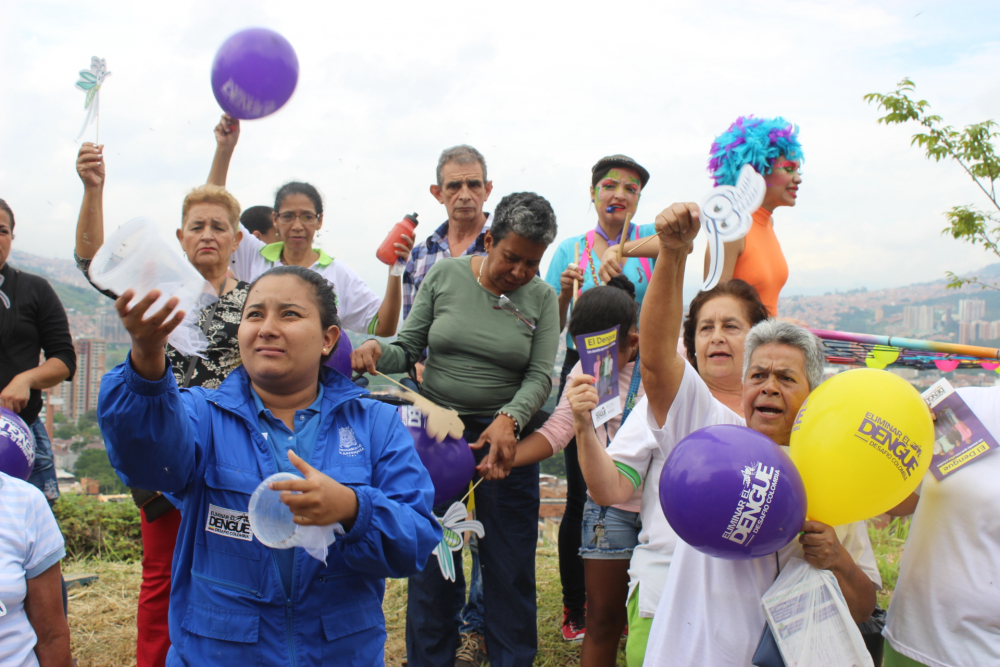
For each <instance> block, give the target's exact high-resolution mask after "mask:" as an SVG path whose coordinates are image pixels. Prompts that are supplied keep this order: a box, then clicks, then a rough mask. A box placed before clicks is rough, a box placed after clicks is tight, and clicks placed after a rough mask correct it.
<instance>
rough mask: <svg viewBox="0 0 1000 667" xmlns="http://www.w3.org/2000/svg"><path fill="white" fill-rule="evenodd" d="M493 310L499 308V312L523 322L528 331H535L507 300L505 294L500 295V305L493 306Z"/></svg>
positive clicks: (528, 321)
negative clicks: (508, 314) (505, 312)
mask: <svg viewBox="0 0 1000 667" xmlns="http://www.w3.org/2000/svg"><path fill="white" fill-rule="evenodd" d="M494 308H499V309H501V310H505V311H507V312H508V313H510V314H511V315H513V316H514V317H516V318H517V319H519V320H521V322H523V323H524V324H525V325H526V326H527V327H528V328H529V329H531V330H532V331H534V330H535V325H534V324H532V323H531V321H530V320H528V318H527V317H525V316H524V315H522V314H521V311H520V310H518V309H517V308H516V307H515V306H514V303H513V302H512V301H511V300H510V299H508V298H507V295H506V294H501V295H500V305H498V306H494Z"/></svg>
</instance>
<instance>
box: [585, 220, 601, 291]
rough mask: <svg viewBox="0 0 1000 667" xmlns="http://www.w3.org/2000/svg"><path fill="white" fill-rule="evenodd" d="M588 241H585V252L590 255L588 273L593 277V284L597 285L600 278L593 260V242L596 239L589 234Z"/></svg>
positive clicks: (599, 282)
mask: <svg viewBox="0 0 1000 667" xmlns="http://www.w3.org/2000/svg"><path fill="white" fill-rule="evenodd" d="M598 227H600V225H598ZM589 241H590V242H589V243H587V254H588V255H590V262H589V263H590V275H591V276H593V278H594V286H595V287H598V286H600V284H601V279H600V278H598V277H597V271H596V270H595V269H594V264H595V262H594V242H595V241H596V239H595V237H593V236H591V237H590V239H589Z"/></svg>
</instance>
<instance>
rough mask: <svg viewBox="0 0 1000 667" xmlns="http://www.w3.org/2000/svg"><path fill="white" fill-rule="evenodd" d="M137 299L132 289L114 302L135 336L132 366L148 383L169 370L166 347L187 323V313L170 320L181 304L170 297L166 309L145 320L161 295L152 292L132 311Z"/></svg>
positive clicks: (133, 337) (154, 291)
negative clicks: (131, 305)
mask: <svg viewBox="0 0 1000 667" xmlns="http://www.w3.org/2000/svg"><path fill="white" fill-rule="evenodd" d="M134 296H135V293H134V292H133V291H132V290H125V293H124V294H122V295H121V296H120V297H118V300H117V301H115V308H116V309H117V310H118V316H119V317H121V318H122V324H123V325H124V326H125V329H126V331H128V333H129V336H131V337H132V351H131V352H130V353H129V354H130V357H131V360H132V367H133V368H134V369H135V372H136V373H138V374H139V376H140V377H142V378H144V379H146V380H159V379H160V378H162V377H163V373H164V372H165V370H166V358H165V356H164V354H163V346H164V345H166V343H167V336H169V335H170V333H171V332H172V331H173V330H174V329H176V328H177V326H178V325H179V324H180V323H181V322H182V321H183V320H184V311H178V312H177V314H176V315H174V316H173V317H170V313H172V312H173V310H174V308H176V307H177V303H178V299H177V297H171V298H170V299H168V300H167V303H166V304H165V305H164V306H163V308H161V309H160V310H159V311H157V312H156V313H153V314H152V315H150V316H149V317H148V318H144V316H145V315H146V311H148V310H149V307H150V306H152V305H153V303H154V302H155V301H156V300H157V299H159V298H160V292H159V290H153V291H151V292H150V293H149V294H147V295H146V296H144V297H143V298H142V299H140V300H139V302H138V303H136V304H135V305H134V306H133V307H132V308H129V307H128V304H129V302H130V301H131V300H132V298H133V297H134Z"/></svg>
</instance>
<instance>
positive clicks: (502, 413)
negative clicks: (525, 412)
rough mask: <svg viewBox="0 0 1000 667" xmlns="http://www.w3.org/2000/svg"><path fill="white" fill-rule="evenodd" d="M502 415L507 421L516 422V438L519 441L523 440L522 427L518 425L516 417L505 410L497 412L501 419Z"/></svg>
mask: <svg viewBox="0 0 1000 667" xmlns="http://www.w3.org/2000/svg"><path fill="white" fill-rule="evenodd" d="M500 415H503V416H504V417H506V418H507V419H509V420H511V421H512V422H514V438H515V439H517V440H520V439H521V437H520V433H521V425H520V424H518V423H517V419H515V418H514V415H512V414H510V413H509V412H505V411H503V410H498V411H497V417H499V416H500Z"/></svg>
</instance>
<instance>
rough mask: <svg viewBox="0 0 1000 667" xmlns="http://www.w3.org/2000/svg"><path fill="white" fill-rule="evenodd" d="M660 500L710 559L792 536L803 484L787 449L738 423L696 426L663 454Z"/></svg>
mask: <svg viewBox="0 0 1000 667" xmlns="http://www.w3.org/2000/svg"><path fill="white" fill-rule="evenodd" d="M660 505H661V506H662V507H663V513H664V514H665V515H666V517H667V521H668V522H669V523H670V526H671V528H673V529H674V532H676V533H677V535H679V536H680V538H681V539H682V540H684V541H685V542H687V543H688V544H690V545H691V546H692V547H694V548H695V549H697V550H698V551H701V552H702V553H706V554H708V555H710V556H715V557H716V558H726V559H729V560H743V559H749V558H758V557H760V556H766V555H768V554H772V553H774V552H775V551H777V550H778V549H780V548H781V547H783V546H785V545H786V544H788V543H789V542H791V541H792V539H794V538H795V536H796V535H798V533H799V531H800V530H801V529H802V524H803V522H804V521H805V518H806V490H805V487H804V486H803V485H802V478H801V477H799V473H798V470H796V469H795V464H794V463H792V459H791V458H789V456H788V454H786V453H785V452H784V451H782V449H781V447H779V446H778V445H776V444H774V442H773V441H772V440H771V439H770V438H768V437H767V436H764V435H761V434H760V433H758V432H756V431H754V430H752V429H749V428H746V427H744V426H731V425H719V426H709V427H707V428H703V429H700V430H698V431H695V432H694V433H692V434H691V435H689V436H687V437H686V438H684V439H683V440H681V441H680V443H678V444H677V446H676V447H675V448H674V451H672V452H671V453H670V456H668V457H667V461H666V463H665V464H664V465H663V472H662V473H661V474H660Z"/></svg>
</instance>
